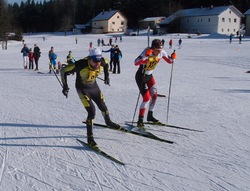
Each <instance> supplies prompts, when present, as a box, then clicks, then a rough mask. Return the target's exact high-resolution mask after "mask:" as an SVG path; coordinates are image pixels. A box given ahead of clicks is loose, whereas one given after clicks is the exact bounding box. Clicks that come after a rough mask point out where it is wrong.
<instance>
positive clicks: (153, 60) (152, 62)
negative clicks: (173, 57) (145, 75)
mask: <svg viewBox="0 0 250 191" xmlns="http://www.w3.org/2000/svg"><path fill="white" fill-rule="evenodd" d="M157 63H158V56H150V57H148V62H147V64H146V66H145V68H144V69H145V70H146V71H149V70H154V69H155V67H156V65H157Z"/></svg>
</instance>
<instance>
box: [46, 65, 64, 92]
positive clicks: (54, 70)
mask: <svg viewBox="0 0 250 191" xmlns="http://www.w3.org/2000/svg"><path fill="white" fill-rule="evenodd" d="M49 65H50V67H51V69H52V71H53V73H54V75H55V76H56V78H57V80H58V82H59V84H60V85H61V86H62V88H63V84H62V82H61V81H60V80H59V78H58V76H57V75H56V72H55V70H54V68H53V67H52V64H51V63H49Z"/></svg>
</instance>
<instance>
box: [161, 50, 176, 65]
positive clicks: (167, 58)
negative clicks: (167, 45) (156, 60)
mask: <svg viewBox="0 0 250 191" xmlns="http://www.w3.org/2000/svg"><path fill="white" fill-rule="evenodd" d="M161 53H162V58H163V59H164V60H165V61H166V62H167V63H169V64H173V62H174V58H172V55H171V56H168V55H167V53H166V52H165V51H164V50H162V52H161Z"/></svg>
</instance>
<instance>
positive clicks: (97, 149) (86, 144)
mask: <svg viewBox="0 0 250 191" xmlns="http://www.w3.org/2000/svg"><path fill="white" fill-rule="evenodd" d="M76 140H77V141H78V142H79V143H80V144H81V145H82V146H84V147H85V146H86V147H88V148H89V149H91V150H93V151H95V152H96V153H97V154H99V155H101V156H103V157H105V158H107V159H109V160H111V161H113V162H116V163H118V164H120V165H125V164H124V163H123V162H121V161H119V160H118V159H116V158H114V157H112V156H111V155H109V154H107V153H106V152H104V151H102V150H101V149H100V148H99V147H98V146H96V147H92V146H90V145H89V144H88V143H85V142H84V141H82V140H80V139H76Z"/></svg>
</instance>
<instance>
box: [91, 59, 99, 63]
mask: <svg viewBox="0 0 250 191" xmlns="http://www.w3.org/2000/svg"><path fill="white" fill-rule="evenodd" d="M92 61H93V62H94V63H98V62H101V60H93V59H92Z"/></svg>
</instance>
